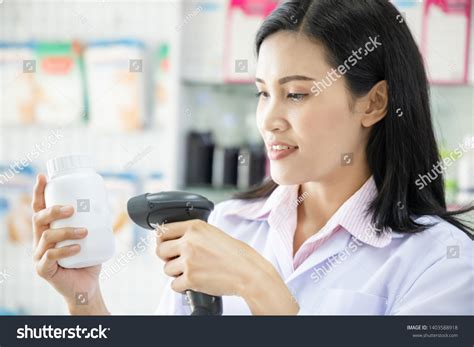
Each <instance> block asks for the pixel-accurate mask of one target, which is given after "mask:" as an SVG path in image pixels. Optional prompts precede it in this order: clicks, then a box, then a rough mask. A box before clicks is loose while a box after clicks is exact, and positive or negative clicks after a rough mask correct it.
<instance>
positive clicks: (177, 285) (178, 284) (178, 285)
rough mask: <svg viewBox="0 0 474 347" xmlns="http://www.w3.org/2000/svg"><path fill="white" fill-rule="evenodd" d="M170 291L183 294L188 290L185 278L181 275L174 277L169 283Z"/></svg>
mask: <svg viewBox="0 0 474 347" xmlns="http://www.w3.org/2000/svg"><path fill="white" fill-rule="evenodd" d="M171 289H173V290H174V291H175V292H178V293H184V291H185V290H187V289H192V288H189V284H188V281H187V280H186V276H185V275H184V274H183V275H181V276H178V277H176V278H175V279H174V280H173V281H171Z"/></svg>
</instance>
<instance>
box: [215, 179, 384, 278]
mask: <svg viewBox="0 0 474 347" xmlns="http://www.w3.org/2000/svg"><path fill="white" fill-rule="evenodd" d="M298 190H299V185H290V186H278V188H276V189H275V190H274V191H273V193H272V194H271V195H270V197H269V198H268V199H266V201H265V200H264V201H260V200H259V201H258V202H257V203H252V204H248V205H245V206H243V207H242V206H240V207H239V208H238V209H236V210H228V211H226V212H225V213H224V215H226V216H229V215H238V216H240V217H243V218H246V219H253V220H265V219H266V220H267V221H268V224H269V226H270V229H271V230H273V231H274V232H276V233H278V235H279V237H281V239H282V241H283V242H282V244H284V245H285V246H286V249H285V252H286V254H285V256H286V257H291V258H292V263H293V269H291V270H292V271H294V270H295V269H296V268H297V267H298V266H299V265H301V263H303V261H304V260H305V259H307V258H308V257H309V256H310V255H311V254H312V253H313V252H314V251H315V250H316V249H317V248H318V247H319V246H321V245H322V244H323V242H325V241H326V240H328V239H329V238H330V237H331V236H333V235H334V234H335V233H336V232H347V233H350V234H351V235H352V236H354V237H356V238H357V239H359V240H360V241H362V242H364V243H366V244H369V245H371V246H374V247H384V246H386V245H387V244H389V243H390V241H391V233H389V232H384V233H382V234H381V235H380V236H377V234H376V229H375V227H373V225H372V223H371V217H372V215H371V214H370V213H367V207H368V205H369V203H370V202H371V201H372V199H373V198H374V196H375V195H376V194H377V188H376V186H375V182H374V179H373V177H370V178H369V179H368V180H367V181H366V182H365V183H364V185H363V186H362V187H361V188H359V190H358V191H356V192H355V193H354V194H353V195H352V196H351V197H350V198H349V199H348V200H346V202H344V203H343V204H342V205H341V207H339V209H338V210H337V211H336V213H334V215H333V216H332V217H331V218H330V219H329V220H328V221H327V223H326V224H325V225H324V226H323V227H322V228H321V229H320V230H319V231H318V230H315V231H314V232H315V234H314V235H313V236H311V237H310V238H308V239H307V240H306V241H305V242H304V243H303V244H302V245H301V247H300V248H299V249H298V251H297V252H296V254H295V255H294V257H293V239H294V236H295V230H296V219H297V207H298V205H299V204H301V203H304V199H305V198H306V195H305V193H304V192H303V193H302V194H301V195H300V196H298ZM306 194H308V193H306Z"/></svg>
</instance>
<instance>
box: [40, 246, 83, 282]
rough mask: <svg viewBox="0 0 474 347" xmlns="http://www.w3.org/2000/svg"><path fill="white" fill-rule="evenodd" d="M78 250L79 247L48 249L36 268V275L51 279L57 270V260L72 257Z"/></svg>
mask: <svg viewBox="0 0 474 347" xmlns="http://www.w3.org/2000/svg"><path fill="white" fill-rule="evenodd" d="M80 250H81V246H80V245H69V246H64V247H60V248H50V249H48V250H47V252H46V253H45V254H44V255H43V257H41V259H40V260H39V262H38V264H37V266H36V271H37V273H38V274H39V275H40V276H41V277H43V278H51V277H52V276H53V275H54V273H55V272H56V270H57V267H58V260H60V259H63V258H67V257H70V256H73V255H75V254H77V253H78V252H79V251H80Z"/></svg>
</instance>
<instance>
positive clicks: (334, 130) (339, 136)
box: [256, 31, 367, 185]
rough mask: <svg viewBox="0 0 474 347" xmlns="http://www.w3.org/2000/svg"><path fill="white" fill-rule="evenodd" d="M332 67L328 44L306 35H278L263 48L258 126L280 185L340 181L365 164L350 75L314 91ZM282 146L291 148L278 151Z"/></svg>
mask: <svg viewBox="0 0 474 347" xmlns="http://www.w3.org/2000/svg"><path fill="white" fill-rule="evenodd" d="M331 69H332V67H331V66H329V65H328V64H327V63H326V61H325V57H324V50H323V48H322V46H320V45H318V44H316V43H315V42H313V41H311V40H310V39H308V38H307V37H306V36H304V35H302V34H298V33H294V32H287V31H281V32H277V33H275V34H273V35H271V36H269V37H268V38H266V39H265V40H264V41H263V43H262V45H261V48H260V52H259V58H258V64H257V74H256V77H257V82H256V85H257V88H258V91H259V93H260V96H259V102H258V107H257V125H258V128H259V131H260V134H261V135H262V137H263V139H264V141H265V144H266V146H267V151H268V155H269V158H270V163H271V164H270V167H271V176H272V179H273V180H274V181H275V182H276V183H278V184H282V185H290V184H301V183H304V182H309V181H324V180H326V179H328V178H330V179H335V178H336V177H339V176H340V175H341V174H347V173H349V171H348V170H350V168H348V166H353V165H354V163H357V162H359V161H360V160H365V156H364V150H365V144H366V137H367V132H366V129H364V128H363V127H362V126H361V120H360V117H359V116H357V114H356V113H354V112H352V111H351V110H350V106H349V105H350V94H349V93H348V90H347V89H346V87H345V83H344V77H343V76H341V78H339V79H337V78H336V77H335V75H333V76H334V80H335V81H331V80H330V79H327V81H331V84H330V85H329V86H328V87H327V88H325V89H322V92H320V93H319V94H318V95H316V94H315V93H314V92H315V91H317V89H316V88H315V87H314V83H313V81H314V82H320V81H323V80H324V79H325V78H326V74H327V73H328V72H330V71H331ZM327 81H326V84H327V85H328V82H327ZM311 89H313V92H312V91H311ZM278 144H280V145H287V146H290V148H289V149H285V147H272V145H277V146H278ZM282 149H283V150H282ZM344 170H345V171H344Z"/></svg>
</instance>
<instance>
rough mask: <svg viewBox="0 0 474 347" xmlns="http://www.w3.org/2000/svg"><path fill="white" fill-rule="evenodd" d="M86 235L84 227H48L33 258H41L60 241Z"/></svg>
mask: <svg viewBox="0 0 474 347" xmlns="http://www.w3.org/2000/svg"><path fill="white" fill-rule="evenodd" d="M86 235H87V230H86V229H84V228H60V229H48V230H46V231H45V232H44V233H43V234H42V235H41V239H40V241H39V243H38V246H37V247H36V250H35V252H34V254H33V259H35V260H39V259H41V258H42V257H43V255H44V254H45V253H46V252H47V251H48V249H52V248H54V247H55V246H56V243H58V242H61V241H65V240H79V239H83V238H84V237H86Z"/></svg>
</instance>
